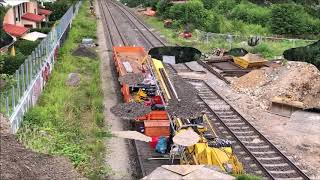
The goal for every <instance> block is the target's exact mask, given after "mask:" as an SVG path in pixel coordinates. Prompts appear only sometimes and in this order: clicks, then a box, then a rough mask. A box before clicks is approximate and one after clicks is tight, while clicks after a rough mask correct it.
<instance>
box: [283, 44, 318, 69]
mask: <svg viewBox="0 0 320 180" xmlns="http://www.w3.org/2000/svg"><path fill="white" fill-rule="evenodd" d="M283 55H284V57H285V58H286V59H288V60H290V61H304V62H308V63H311V64H314V65H315V66H317V67H318V69H320V41H318V42H316V43H313V44H311V45H308V46H305V47H298V48H292V49H288V50H286V51H284V53H283Z"/></svg>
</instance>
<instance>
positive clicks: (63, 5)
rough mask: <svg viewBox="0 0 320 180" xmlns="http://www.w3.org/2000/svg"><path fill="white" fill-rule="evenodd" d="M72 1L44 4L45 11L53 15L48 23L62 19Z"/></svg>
mask: <svg viewBox="0 0 320 180" xmlns="http://www.w3.org/2000/svg"><path fill="white" fill-rule="evenodd" d="M72 3H73V1H71V0H59V1H55V2H53V3H51V2H48V3H44V6H45V7H46V9H48V10H50V11H52V12H53V13H52V14H51V15H50V16H49V21H57V20H60V19H61V18H62V16H63V15H64V14H65V13H66V12H67V11H68V9H69V8H70V6H71V5H72Z"/></svg>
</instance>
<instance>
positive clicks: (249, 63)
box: [233, 53, 267, 69]
mask: <svg viewBox="0 0 320 180" xmlns="http://www.w3.org/2000/svg"><path fill="white" fill-rule="evenodd" d="M233 61H234V63H236V64H238V65H239V66H241V67H242V68H245V69H246V68H258V67H262V66H264V65H265V64H266V62H267V60H266V59H264V58H262V57H260V56H259V55H256V54H251V53H248V54H246V55H245V56H242V57H233Z"/></svg>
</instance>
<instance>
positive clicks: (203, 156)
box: [171, 114, 243, 175]
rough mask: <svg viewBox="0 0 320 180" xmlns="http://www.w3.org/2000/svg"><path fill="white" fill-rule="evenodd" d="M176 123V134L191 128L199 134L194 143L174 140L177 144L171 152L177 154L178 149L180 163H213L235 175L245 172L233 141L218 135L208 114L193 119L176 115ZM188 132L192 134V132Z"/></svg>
mask: <svg viewBox="0 0 320 180" xmlns="http://www.w3.org/2000/svg"><path fill="white" fill-rule="evenodd" d="M174 125H175V136H178V135H179V134H181V133H184V132H186V131H190V130H191V131H194V132H195V133H196V134H197V135H198V136H199V139H198V141H197V142H196V143H194V144H192V145H190V144H184V143H185V142H183V141H181V140H177V141H178V142H177V141H176V142H175V140H173V142H174V143H175V145H173V146H172V148H171V151H172V152H171V153H174V154H177V149H178V152H179V153H178V154H179V155H180V164H187V165H213V166H217V167H219V168H220V169H221V170H223V171H225V172H228V173H232V174H234V175H239V174H242V173H243V166H242V164H241V163H240V162H239V160H238V158H237V157H236V155H235V154H234V153H233V148H232V146H231V142H230V141H228V140H224V139H220V138H219V137H218V136H217V134H216V133H215V131H214V129H213V127H212V126H211V124H210V122H209V120H208V117H207V115H206V114H203V115H202V116H201V117H197V118H193V119H181V118H178V117H175V118H174ZM187 134H188V136H191V135H190V134H192V133H190V132H188V133H187ZM190 141H192V140H190V139H188V141H187V142H190ZM177 145H178V146H177Z"/></svg>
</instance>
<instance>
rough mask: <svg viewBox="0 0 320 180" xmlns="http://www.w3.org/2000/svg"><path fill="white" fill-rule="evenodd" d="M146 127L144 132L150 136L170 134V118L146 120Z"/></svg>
mask: <svg viewBox="0 0 320 180" xmlns="http://www.w3.org/2000/svg"><path fill="white" fill-rule="evenodd" d="M144 129H145V132H144V134H145V135H146V136H150V137H156V136H169V135H170V123H169V120H154V121H144Z"/></svg>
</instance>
